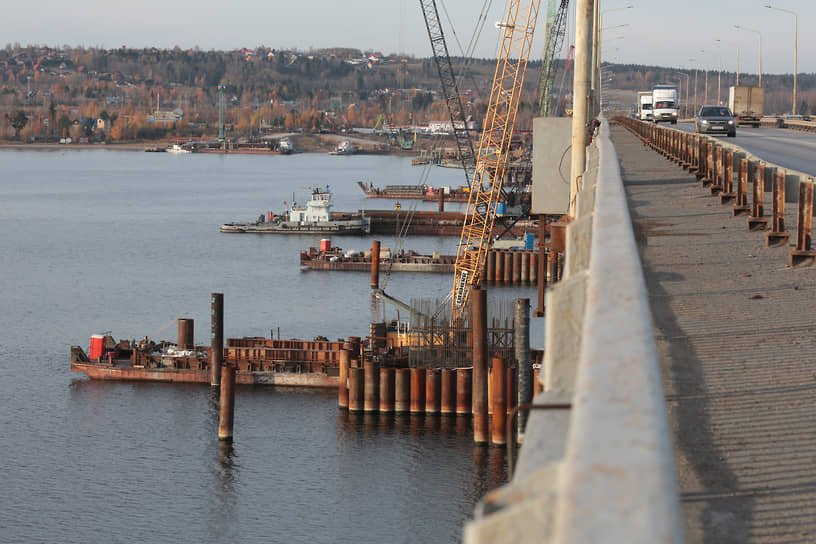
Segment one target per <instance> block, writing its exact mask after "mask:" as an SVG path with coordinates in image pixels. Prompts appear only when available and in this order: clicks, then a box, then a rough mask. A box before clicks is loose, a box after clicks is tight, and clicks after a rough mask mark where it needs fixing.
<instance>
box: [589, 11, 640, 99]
mask: <svg viewBox="0 0 816 544" xmlns="http://www.w3.org/2000/svg"><path fill="white" fill-rule="evenodd" d="M599 7H600V0H595V2H594V9H595V16H596V18H595V33H594V34H595V35H594V36H593V38H594V40H595V47H594V49H595V66H594V68H595V74H597V80H596V81H598V83H599V87H600V78H601V32H602V31H603V30H608V29H610V28H619V27H622V26H629V25H628V24H625V25H617V26H613V27H607V28H604V26H603V18H604V15H606V14H607V13H609V12H610V11H623V10H625V9H632V8H633V7H635V6H633V5H632V4H629V5H628V6H623V7H620V8H609V9H604V10H600V9H599ZM600 101H601V98H600V97H598V111H600V109H601V108H600V104H601V102H600Z"/></svg>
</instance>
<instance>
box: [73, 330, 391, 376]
mask: <svg viewBox="0 0 816 544" xmlns="http://www.w3.org/2000/svg"><path fill="white" fill-rule="evenodd" d="M178 321H179V342H178V343H172V342H166V341H161V342H153V341H151V340H148V339H146V338H145V339H143V340H140V341H135V340H119V341H116V340H115V339H114V338H113V337H112V336H111V335H110V334H95V335H93V336H91V342H90V350H89V352H88V353H87V354H86V352H85V351H84V350H83V349H82V348H81V347H80V346H71V371H72V372H82V373H84V374H86V375H87V376H88V377H89V378H91V379H95V380H113V381H129V380H132V381H150V382H172V383H200V384H209V383H210V369H209V359H210V347H209V346H196V345H194V344H192V343H191V342H189V341H188V340H186V339H187V338H191V337H192V321H193V320H192V319H179V320H178ZM360 342H361V341H360V339H359V338H349V339H348V340H342V339H340V340H337V341H330V340H328V339H327V338H325V337H316V338H314V339H313V340H296V339H289V340H281V339H280V338H278V339H274V338H263V337H244V338H228V339H227V340H226V347H224V348H223V362H224V363H225V364H228V365H233V366H234V367H235V368H236V374H235V381H236V383H240V384H264V385H288V386H298V387H337V384H338V380H339V353H340V350H341V349H342V348H343V347H344V345H346V344H349V343H350V344H351V345H352V349H356V350H357V353H359V351H360ZM387 360H388V363H389V364H391V365H392V366H395V367H399V366H407V359H406V360H400V359H399V358H398V357H394V356H391V357H390V358H387Z"/></svg>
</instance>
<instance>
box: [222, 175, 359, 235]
mask: <svg viewBox="0 0 816 544" xmlns="http://www.w3.org/2000/svg"><path fill="white" fill-rule="evenodd" d="M331 198H332V193H331V191H329V186H328V185H327V186H326V187H325V189H324V188H319V187H315V188H313V189H312V193H311V195H310V198H309V200H308V201H307V202H306V206H305V207H304V206H299V205H297V204H296V203H295V202H292V204H291V205H290V206H289V208H288V209H287V210H286V212H285V213H283V214H282V215H275V214H274V213H272V212H271V211H270V212H267V214H266V215H263V214H261V215H260V216H259V217H258V219H257V220H256V221H254V222H252V223H226V224H224V225H222V226H221V232H226V233H255V234H368V233H370V232H371V219H370V218H369V217H367V216H366V215H365V213H364V212H362V211H361V212H360V213H357V214H348V215H343V216H341V217H337V216H336V214H335V215H333V214H332V211H331V209H332V203H331Z"/></svg>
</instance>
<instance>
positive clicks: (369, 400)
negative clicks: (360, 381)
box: [363, 361, 380, 412]
mask: <svg viewBox="0 0 816 544" xmlns="http://www.w3.org/2000/svg"><path fill="white" fill-rule="evenodd" d="M363 373H364V392H363V410H365V411H366V412H376V411H378V410H379V409H380V363H378V362H376V361H366V362H365V363H363Z"/></svg>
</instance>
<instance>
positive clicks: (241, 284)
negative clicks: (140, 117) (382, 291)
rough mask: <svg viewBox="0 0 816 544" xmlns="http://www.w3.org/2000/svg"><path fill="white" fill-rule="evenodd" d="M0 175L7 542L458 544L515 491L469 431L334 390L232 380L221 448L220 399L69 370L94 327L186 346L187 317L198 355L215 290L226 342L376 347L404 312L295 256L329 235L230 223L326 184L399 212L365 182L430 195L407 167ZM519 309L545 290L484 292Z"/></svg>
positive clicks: (348, 244) (149, 159)
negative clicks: (485, 505)
mask: <svg viewBox="0 0 816 544" xmlns="http://www.w3.org/2000/svg"><path fill="white" fill-rule="evenodd" d="M0 171H2V174H1V175H0V229H2V232H3V233H4V235H3V236H2V237H0V255H2V256H3V261H2V264H0V270H2V274H0V297H2V298H0V300H2V310H3V311H2V312H0V331H2V333H0V397H1V398H2V399H3V401H2V404H3V410H2V411H1V412H0V431H1V432H2V434H1V435H0V436H2V445H3V448H2V451H3V463H2V466H3V478H2V482H3V491H2V493H0V541H2V542H21V543H27V542H60V543H74V542H76V543H83V544H85V543H90V542H105V543H116V542H172V543H180V542H196V543H209V542H212V543H221V542H242V543H244V542H247V543H249V542H265V543H269V542H272V543H276V542H280V543H298V542H303V543H340V542H349V543H365V542H433V543H436V542H441V543H445V542H458V541H460V539H461V528H462V525H463V524H464V523H465V522H466V520H467V519H469V518H470V516H471V515H472V511H473V507H474V505H475V503H476V502H477V501H478V499H479V498H480V497H481V496H482V495H483V494H484V493H485V492H486V491H487V490H488V489H490V488H493V487H496V486H498V485H501V484H502V483H504V481H505V480H506V478H507V474H506V459H505V455H504V452H503V451H502V450H500V449H494V448H479V447H474V445H473V442H472V430H471V427H470V425H471V424H470V421H469V420H467V419H457V418H448V419H441V420H440V419H433V418H427V419H426V418H422V417H416V416H410V417H409V416H405V417H397V416H388V417H384V416H383V417H381V416H374V417H370V416H365V417H363V416H359V417H357V416H349V415H347V414H344V413H342V412H340V411H339V410H338V409H337V407H336V394H335V393H334V392H327V391H309V390H303V389H287V388H276V387H239V388H238V390H237V394H236V415H235V441H234V443H233V444H232V446H225V445H224V444H220V443H219V442H218V440H217V403H216V402H215V399H214V397H213V392H212V391H211V389H210V388H209V387H206V386H193V385H167V384H149V383H148V384H142V383H102V382H94V381H90V380H88V379H87V378H85V377H84V376H83V375H79V374H72V373H71V372H69V347H70V346H71V345H72V344H78V345H81V346H83V347H84V348H85V349H86V350H87V349H88V343H89V338H90V335H91V334H94V333H101V332H105V331H110V332H111V333H112V334H113V336H114V337H115V338H117V339H118V338H140V337H143V336H150V335H153V334H155V338H156V339H166V340H172V341H174V340H175V338H176V326H175V323H173V320H174V319H175V318H177V317H180V316H182V315H183V316H185V317H190V318H193V319H195V337H196V342H197V343H199V344H205V345H206V344H208V343H209V326H210V323H209V295H210V293H212V292H222V293H224V318H225V324H224V325H225V326H224V334H225V337H241V336H267V337H268V336H269V334H270V331H271V330H275V332H276V334H277V331H278V329H279V330H280V334H281V337H283V338H305V339H309V338H312V337H315V336H318V335H322V336H326V337H328V338H330V339H335V338H341V337H342V338H345V337H348V336H366V335H367V333H368V325H369V323H370V322H371V321H376V320H378V319H381V318H382V315H383V312H384V311H385V312H386V317H389V318H391V317H395V315H394V312H393V311H392V310H390V309H387V310H383V309H382V308H380V307H378V306H376V305H375V304H374V303H373V302H372V299H371V295H370V291H369V287H368V280H369V277H368V274H367V273H352V272H347V273H326V272H315V271H310V272H304V271H301V270H300V269H299V266H298V255H299V251H300V250H301V249H306V248H308V247H309V246H315V247H316V246H317V245H318V244H319V237H317V236H302V235H293V236H270V235H267V236H262V235H246V234H222V233H220V232H219V230H218V228H219V226H220V225H221V224H222V223H225V222H229V221H238V220H240V221H248V220H254V219H255V218H256V217H257V216H258V215H260V214H261V213H265V212H266V211H269V210H271V211H274V212H276V213H279V212H281V211H282V210H283V209H284V202H290V201H291V199H292V196H293V193H294V197H295V199H296V200H305V199H306V198H307V195H308V188H309V187H310V186H314V185H325V184H329V185H330V187H331V189H332V190H333V191H334V193H335V209H336V210H338V211H354V210H359V209H364V208H369V209H374V208H389V207H392V206H393V205H394V203H393V202H392V201H389V200H372V199H366V198H365V197H364V195H363V193H362V191H360V189H359V188H358V187H357V186H356V183H355V182H356V181H357V180H364V181H368V182H372V183H374V184H375V185H377V186H384V185H386V184H415V183H418V182H420V181H421V175H422V174H421V172H423V170H421V169H420V167H412V166H410V160H409V159H406V158H398V157H373V156H368V157H366V156H353V157H329V156H328V155H324V154H299V155H292V156H241V155H231V156H223V155H171V154H163V153H161V154H156V153H143V152H134V151H117V150H109V149H95V150H85V151H75V150H59V151H27V150H26V151H15V150H7V151H0ZM428 172H429V174H430V178H429V179H428V183H429V184H430V185H434V186H440V185H450V186H458V185H461V184H462V174H461V171H459V170H451V169H444V168H438V167H436V168H433V170H432V171H428ZM402 204H403V209H406V208H408V207H409V206H410V204H411V203H410V202H403V203H402ZM435 208H436V204H435V203H427V204H422V205H420V209H435ZM448 208H449V209H457V208H456V207H454V206H449V207H448ZM458 209H461V205H460V207H459V208H458ZM378 239H380V240H382V245H383V246H384V247H395V244H396V241H395V239H394V238H393V237H392V238H391V239H388V238H387V237H383V236H380V237H378ZM372 240H373V237H344V238H339V237H338V238H336V239H334V240H332V242H333V245H335V246H340V247H343V248H344V249H366V248H370V247H371V241H372ZM456 243H457V240H456V239H451V238H436V237H412V238H410V239H408V240H407V241H406V242H405V246H404V247H405V248H406V249H416V250H420V251H423V252H431V251H439V252H441V253H447V254H453V253H455V248H456ZM450 282H451V278H448V277H447V276H441V275H427V274H394V275H392V276H391V277H390V278H389V279H388V283H387V286H386V289H387V291H388V292H389V293H391V294H392V295H394V296H396V297H398V298H401V299H403V300H409V299H410V298H412V297H420V296H422V297H438V298H440V299H441V298H443V297H444V296H445V295H446V294H447V292H448V291H449V289H450ZM521 296H523V297H530V298H534V293H533V292H532V290H531V289H529V288H512V289H511V288H508V289H500V290H492V291H491V292H490V294H489V297H490V298H489V300H495V299H494V298H493V297H500V298H502V299H513V298H518V297H521ZM169 323H172V325H169V326H168V324H169Z"/></svg>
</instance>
